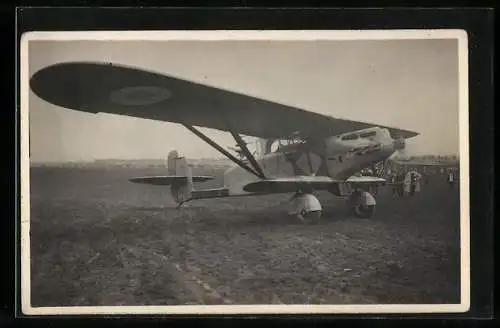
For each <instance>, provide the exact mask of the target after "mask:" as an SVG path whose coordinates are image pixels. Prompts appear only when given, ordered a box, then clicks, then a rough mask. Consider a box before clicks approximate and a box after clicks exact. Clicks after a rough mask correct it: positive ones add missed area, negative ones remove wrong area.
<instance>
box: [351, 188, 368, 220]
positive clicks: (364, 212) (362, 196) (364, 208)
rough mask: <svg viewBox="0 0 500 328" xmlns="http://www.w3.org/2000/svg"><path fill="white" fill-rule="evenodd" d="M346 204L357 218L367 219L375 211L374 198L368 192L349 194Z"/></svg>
mask: <svg viewBox="0 0 500 328" xmlns="http://www.w3.org/2000/svg"><path fill="white" fill-rule="evenodd" d="M348 204H349V207H350V208H351V210H352V212H353V214H354V215H355V216H356V217H358V218H363V219H368V218H370V217H372V216H373V214H374V213H375V199H374V198H373V196H372V195H371V194H370V193H368V192H362V191H357V192H353V193H352V194H351V195H350V196H349V199H348Z"/></svg>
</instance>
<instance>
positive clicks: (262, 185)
mask: <svg viewBox="0 0 500 328" xmlns="http://www.w3.org/2000/svg"><path fill="white" fill-rule="evenodd" d="M384 183H385V179H382V178H378V177H371V176H362V177H356V176H353V177H350V178H349V179H347V180H335V179H332V178H330V177H327V176H295V177H289V178H276V179H266V180H259V181H256V182H252V183H249V184H247V185H245V186H244V187H243V190H244V191H246V192H250V193H259V194H262V193H264V194H267V193H269V194H272V193H290V192H296V191H297V190H298V189H300V188H303V187H308V188H311V189H313V190H332V188H333V187H336V186H337V185H339V184H348V185H351V186H361V185H379V184H384Z"/></svg>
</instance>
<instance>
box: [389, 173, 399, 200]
mask: <svg viewBox="0 0 500 328" xmlns="http://www.w3.org/2000/svg"><path fill="white" fill-rule="evenodd" d="M389 182H390V183H391V186H392V197H393V198H394V197H396V196H398V194H399V192H398V185H397V182H398V175H397V174H396V173H395V172H394V173H393V174H391V176H390V180H389Z"/></svg>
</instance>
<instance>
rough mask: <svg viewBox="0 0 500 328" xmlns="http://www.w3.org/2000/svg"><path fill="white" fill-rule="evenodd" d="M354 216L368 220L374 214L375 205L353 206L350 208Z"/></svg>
mask: <svg viewBox="0 0 500 328" xmlns="http://www.w3.org/2000/svg"><path fill="white" fill-rule="evenodd" d="M352 211H353V213H354V215H356V216H357V217H358V218H363V219H368V218H370V217H372V216H373V213H375V205H361V204H358V205H355V206H353V207H352Z"/></svg>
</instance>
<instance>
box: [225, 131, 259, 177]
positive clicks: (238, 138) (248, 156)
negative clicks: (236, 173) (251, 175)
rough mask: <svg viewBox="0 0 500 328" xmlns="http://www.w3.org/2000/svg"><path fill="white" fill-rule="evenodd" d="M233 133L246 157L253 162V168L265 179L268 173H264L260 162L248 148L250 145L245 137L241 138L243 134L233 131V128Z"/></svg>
mask: <svg viewBox="0 0 500 328" xmlns="http://www.w3.org/2000/svg"><path fill="white" fill-rule="evenodd" d="M231 135H232V136H233V138H234V140H236V143H238V146H240V148H241V151H242V152H243V154H245V157H246V158H247V159H248V161H249V162H250V164H252V166H253V169H254V170H255V171H256V172H257V173H258V174H259V177H260V178H262V179H265V178H266V175H265V174H264V172H263V171H262V169H261V168H260V166H259V164H258V163H257V161H256V160H255V157H254V156H253V155H252V153H250V151H249V150H248V147H247V145H246V143H245V142H244V141H243V139H242V138H241V136H240V135H239V134H238V133H235V132H233V131H232V130H231Z"/></svg>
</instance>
